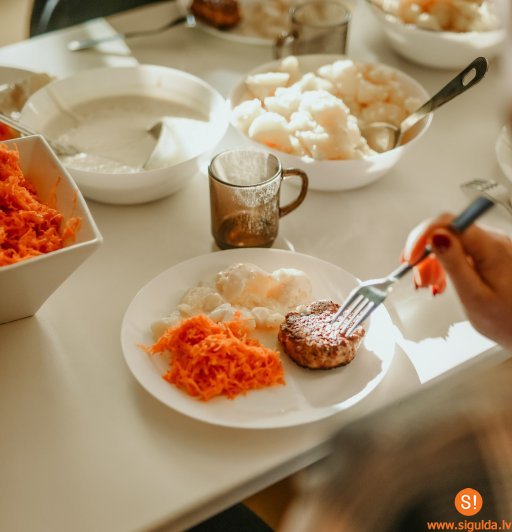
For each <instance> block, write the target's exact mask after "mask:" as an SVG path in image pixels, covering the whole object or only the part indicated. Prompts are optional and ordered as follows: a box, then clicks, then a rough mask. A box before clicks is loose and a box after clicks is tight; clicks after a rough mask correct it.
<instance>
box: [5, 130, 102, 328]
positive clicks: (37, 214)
mask: <svg viewBox="0 0 512 532" xmlns="http://www.w3.org/2000/svg"><path fill="white" fill-rule="evenodd" d="M16 150H17V152H18V154H19V156H18V155H16ZM0 155H1V157H0V183H1V184H2V186H1V187H0V203H1V205H2V209H0V221H1V224H0V293H1V294H2V304H1V305H0V323H5V322H8V321H12V320H17V319H20V318H25V317H27V316H32V315H33V314H34V313H35V312H36V311H37V310H38V309H39V307H40V306H41V305H42V304H43V303H44V302H45V301H46V300H47V299H48V297H50V295H51V294H52V293H53V292H54V291H55V290H56V289H57V288H58V286H59V285H60V284H61V283H62V282H63V281H64V280H65V279H66V278H67V277H68V276H69V275H70V274H71V273H72V272H73V271H74V270H75V269H76V268H78V267H79V266H80V265H81V263H82V262H83V261H84V260H85V259H86V258H87V257H89V255H91V253H93V251H95V250H96V248H97V247H98V246H99V245H100V243H101V242H102V237H101V234H100V232H99V231H98V228H97V227H96V224H95V223H94V220H93V218H92V216H91V213H90V212H89V209H88V208H87V205H86V203H85V201H84V199H83V197H82V195H81V194H80V191H79V190H78V188H77V186H76V185H75V183H74V181H73V179H72V178H71V177H70V176H69V174H68V173H67V172H66V170H65V169H64V168H63V166H62V165H61V164H60V162H59V160H58V159H57V157H56V156H55V155H54V154H53V152H52V151H51V150H50V148H49V146H48V144H47V143H46V141H45V140H44V139H43V138H42V137H41V136H39V135H37V136H33V137H25V138H20V139H16V140H11V141H6V142H4V143H2V145H0Z"/></svg>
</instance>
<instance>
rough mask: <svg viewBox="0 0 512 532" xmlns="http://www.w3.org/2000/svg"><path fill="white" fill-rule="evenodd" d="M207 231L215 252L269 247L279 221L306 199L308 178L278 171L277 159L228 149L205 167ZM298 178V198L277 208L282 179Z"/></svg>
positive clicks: (293, 171)
mask: <svg viewBox="0 0 512 532" xmlns="http://www.w3.org/2000/svg"><path fill="white" fill-rule="evenodd" d="M208 176H209V183H210V208H211V228H212V235H213V238H214V239H215V242H216V243H217V245H218V246H219V247H220V248H221V249H230V248H246V247H249V248H251V247H270V246H271V245H272V244H273V242H274V240H275V239H276V237H277V233H278V226H279V218H281V217H283V216H285V215H286V214H288V213H290V212H292V211H293V210H294V209H296V208H297V207H298V206H299V205H300V204H301V203H302V202H303V201H304V198H305V197H306V193H307V189H308V177H307V175H306V173H305V172H303V171H302V170H299V169H298V168H286V169H283V167H282V165H281V162H280V161H279V159H278V158H277V157H276V156H275V155H273V154H271V153H269V152H267V151H265V150H260V149H253V148H233V149H230V150H227V151H224V152H222V153H219V154H218V155H216V156H215V157H214V158H213V159H212V161H211V163H210V166H209V167H208ZM292 176H296V177H299V178H300V179H301V188H300V191H299V194H298V196H297V197H296V198H295V199H294V200H293V201H292V202H290V203H289V204H287V205H284V206H281V205H280V190H281V184H282V182H283V180H285V179H288V178H289V177H292Z"/></svg>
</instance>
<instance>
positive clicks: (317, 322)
mask: <svg viewBox="0 0 512 532" xmlns="http://www.w3.org/2000/svg"><path fill="white" fill-rule="evenodd" d="M339 308H340V306H339V305H338V304H337V303H334V302H333V301H315V302H313V303H311V304H310V305H308V306H307V307H306V308H305V309H303V310H301V311H300V312H290V313H288V314H287V315H286V317H285V320H284V322H283V323H282V324H281V327H280V329H279V335H278V338H279V342H280V343H281V345H282V347H283V350H284V352H285V353H286V354H287V355H288V356H289V357H290V358H291V359H292V360H293V361H294V362H296V363H297V364H298V365H299V366H302V367H305V368H309V369H333V368H337V367H339V366H345V365H346V364H349V363H350V362H351V361H352V360H353V359H354V357H355V356H356V353H357V350H358V348H359V346H360V345H361V342H362V340H363V337H364V335H365V330H364V328H363V327H358V328H357V329H356V330H355V331H354V333H353V334H352V335H351V336H349V337H346V336H344V335H343V334H341V333H340V324H339V322H335V323H331V321H332V318H333V315H334V314H335V313H336V311H337V310H338V309H339Z"/></svg>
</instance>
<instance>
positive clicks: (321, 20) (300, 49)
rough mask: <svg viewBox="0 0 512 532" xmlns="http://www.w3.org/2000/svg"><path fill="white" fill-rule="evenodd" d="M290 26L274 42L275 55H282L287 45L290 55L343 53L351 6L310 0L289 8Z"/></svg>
mask: <svg viewBox="0 0 512 532" xmlns="http://www.w3.org/2000/svg"><path fill="white" fill-rule="evenodd" d="M290 18H291V30H290V31H289V32H287V33H283V34H281V35H280V36H279V37H278V38H277V39H276V41H275V43H274V58H275V59H281V57H283V48H284V47H285V46H289V47H290V48H291V53H292V54H293V55H303V54H344V53H345V50H346V47H347V33H348V24H349V22H350V9H349V8H348V6H346V5H345V4H343V3H341V2H339V1H336V0H326V1H323V0H313V1H311V2H304V3H302V4H299V5H297V6H295V7H294V8H293V9H292V10H291V12H290Z"/></svg>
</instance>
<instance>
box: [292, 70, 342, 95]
mask: <svg viewBox="0 0 512 532" xmlns="http://www.w3.org/2000/svg"><path fill="white" fill-rule="evenodd" d="M290 88H291V89H292V90H294V91H296V92H298V93H301V92H307V91H316V90H324V91H327V92H333V91H334V85H333V84H332V83H331V82H330V81H329V80H328V79H324V78H321V77H319V76H316V75H315V74H313V72H308V73H307V74H304V75H303V76H302V78H301V79H299V81H296V82H295V83H294V84H293V85H292V86H291V87H290Z"/></svg>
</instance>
